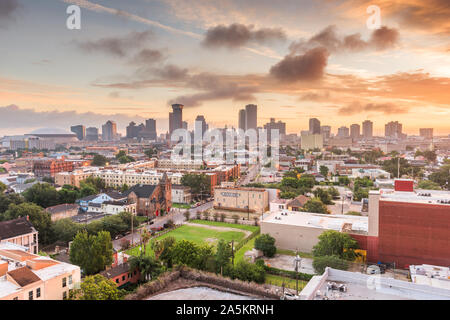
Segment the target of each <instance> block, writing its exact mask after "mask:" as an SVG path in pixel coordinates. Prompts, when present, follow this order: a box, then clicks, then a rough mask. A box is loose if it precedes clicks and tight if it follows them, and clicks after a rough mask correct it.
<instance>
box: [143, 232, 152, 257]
mask: <svg viewBox="0 0 450 320" xmlns="http://www.w3.org/2000/svg"><path fill="white" fill-rule="evenodd" d="M151 238H152V235H151V234H150V232H148V230H147V229H145V228H144V229H143V230H142V231H141V243H142V245H143V247H144V251H143V252H146V247H147V243H148V242H149V241H150V239H151Z"/></svg>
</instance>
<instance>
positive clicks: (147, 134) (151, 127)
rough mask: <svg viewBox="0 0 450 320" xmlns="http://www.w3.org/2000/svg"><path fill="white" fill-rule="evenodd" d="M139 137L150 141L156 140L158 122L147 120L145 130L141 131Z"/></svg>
mask: <svg viewBox="0 0 450 320" xmlns="http://www.w3.org/2000/svg"><path fill="white" fill-rule="evenodd" d="M138 137H140V138H143V139H148V140H156V137H157V134H156V120H155V119H148V120H145V126H144V128H142V130H140V132H139V134H138Z"/></svg>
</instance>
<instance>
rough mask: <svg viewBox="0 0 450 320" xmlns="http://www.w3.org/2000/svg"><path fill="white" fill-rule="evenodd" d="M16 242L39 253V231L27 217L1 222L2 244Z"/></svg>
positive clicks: (0, 242) (0, 241) (0, 234)
mask: <svg viewBox="0 0 450 320" xmlns="http://www.w3.org/2000/svg"><path fill="white" fill-rule="evenodd" d="M6 242H9V243H14V244H17V245H20V246H23V247H26V248H27V250H28V252H31V253H34V254H37V253H38V232H37V230H36V229H35V228H34V227H33V225H32V224H31V222H30V221H29V219H28V216H27V217H23V218H18V219H14V220H8V221H2V222H0V244H2V243H6Z"/></svg>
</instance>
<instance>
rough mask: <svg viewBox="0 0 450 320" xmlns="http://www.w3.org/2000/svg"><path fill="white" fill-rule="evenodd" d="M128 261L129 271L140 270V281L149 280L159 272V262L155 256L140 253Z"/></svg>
mask: <svg viewBox="0 0 450 320" xmlns="http://www.w3.org/2000/svg"><path fill="white" fill-rule="evenodd" d="M129 263H130V271H131V272H134V271H135V270H138V271H139V272H140V274H141V279H140V281H148V280H151V279H153V278H154V277H156V276H158V274H159V273H160V272H161V264H160V263H159V262H158V261H156V259H155V258H153V257H151V256H148V255H144V254H142V253H141V254H140V255H139V256H137V257H136V256H133V257H131V258H130V260H129Z"/></svg>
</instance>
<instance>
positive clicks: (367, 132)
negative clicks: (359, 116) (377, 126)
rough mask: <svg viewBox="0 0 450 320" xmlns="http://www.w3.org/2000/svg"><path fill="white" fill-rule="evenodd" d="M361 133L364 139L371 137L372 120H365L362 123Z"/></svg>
mask: <svg viewBox="0 0 450 320" xmlns="http://www.w3.org/2000/svg"><path fill="white" fill-rule="evenodd" d="M362 133H363V137H364V139H371V138H372V137H373V122H372V121H370V120H366V121H364V122H363V124H362Z"/></svg>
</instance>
